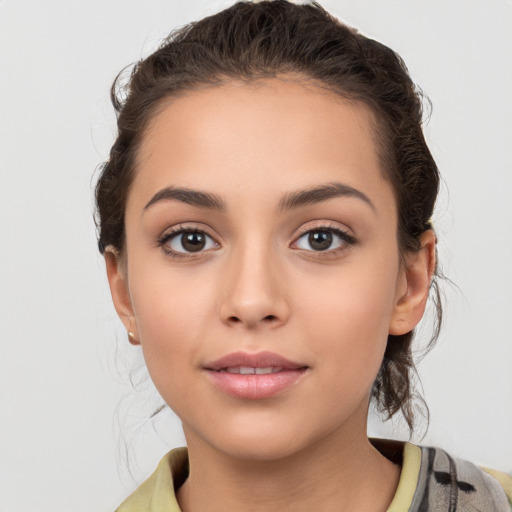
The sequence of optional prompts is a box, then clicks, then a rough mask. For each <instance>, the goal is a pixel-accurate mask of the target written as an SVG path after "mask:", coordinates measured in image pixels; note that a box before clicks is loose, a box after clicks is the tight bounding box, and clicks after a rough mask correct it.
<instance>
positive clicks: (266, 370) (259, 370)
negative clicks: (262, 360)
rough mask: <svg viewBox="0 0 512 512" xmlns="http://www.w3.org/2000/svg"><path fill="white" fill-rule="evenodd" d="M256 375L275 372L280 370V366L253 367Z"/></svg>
mask: <svg viewBox="0 0 512 512" xmlns="http://www.w3.org/2000/svg"><path fill="white" fill-rule="evenodd" d="M255 370H256V371H255V373H256V375H265V374H266V373H277V372H280V371H281V370H282V368H281V367H278V366H274V367H269V368H255Z"/></svg>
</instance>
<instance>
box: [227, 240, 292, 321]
mask: <svg viewBox="0 0 512 512" xmlns="http://www.w3.org/2000/svg"><path fill="white" fill-rule="evenodd" d="M224 264H225V275H224V279H223V281H224V283H225V288H224V290H223V292H224V293H223V298H222V303H221V308H220V309H221V317H222V319H223V321H225V322H228V323H230V324H235V323H242V324H244V325H246V327H249V328H254V327H255V326H257V325H259V324H260V323H265V324H266V323H272V324H279V323H282V322H285V321H286V319H287V317H288V307H287V303H286V290H285V286H283V285H284V283H283V278H284V276H283V275H282V274H281V275H280V272H279V268H280V265H279V254H278V251H277V250H276V248H275V247H273V244H272V243H271V242H270V241H269V240H267V239H265V237H264V235H262V234H257V233H254V232H253V233H251V234H248V235H246V236H241V237H240V239H239V240H237V242H236V243H233V246H232V248H231V250H230V251H229V256H228V257H227V258H226V261H225V262H224Z"/></svg>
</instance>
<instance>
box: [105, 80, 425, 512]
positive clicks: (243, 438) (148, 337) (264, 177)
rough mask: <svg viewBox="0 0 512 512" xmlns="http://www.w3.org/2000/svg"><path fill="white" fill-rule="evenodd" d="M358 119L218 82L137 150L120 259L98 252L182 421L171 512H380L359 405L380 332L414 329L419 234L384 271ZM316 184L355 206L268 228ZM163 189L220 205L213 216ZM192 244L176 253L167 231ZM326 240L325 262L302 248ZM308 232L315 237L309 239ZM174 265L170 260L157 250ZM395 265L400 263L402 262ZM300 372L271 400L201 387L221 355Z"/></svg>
mask: <svg viewBox="0 0 512 512" xmlns="http://www.w3.org/2000/svg"><path fill="white" fill-rule="evenodd" d="M371 120H372V118H371V113H370V111H369V110H368V109H367V108H366V107H365V106H364V105H363V104H360V103H354V102H352V103H349V102H348V101H346V100H344V99H343V98H340V97H339V96H336V95H334V94H332V93H330V92H326V91H325V90H324V89H321V88H319V87H317V86H315V85H313V84H310V83H309V84H308V83H306V82H298V81H285V80H281V79H269V80H266V81H262V82H259V83H251V84H247V83H245V84H244V83H239V82H235V81H233V82H229V83H227V84H224V85H222V86H219V87H215V88H204V89H200V90H196V91H193V92H190V93H188V94H187V95H185V96H182V97H180V98H179V99H172V100H169V101H167V102H166V104H165V105H163V106H162V108H161V109H160V111H159V112H158V114H157V115H156V116H155V117H154V118H153V119H152V121H151V123H150V125H149V127H148V128H147V130H146V133H145V135H144V138H143V142H142V146H141V150H140V153H139V157H138V163H137V173H136V177H135V179H134V182H133V185H132V188H131V189H130V192H129V195H128V200H127V207H126V216H125V220H126V249H125V251H126V252H125V254H124V255H123V257H121V258H120V257H119V256H118V254H117V253H116V251H114V250H108V251H107V253H106V263H107V273H108V278H109V283H110V286H111V290H112V297H113V300H114V304H115V307H116V309H117V312H118V314H119V316H120V318H121V320H122V321H123V323H124V325H125V327H126V329H127V330H128V331H130V332H131V333H133V337H132V342H133V343H140V344H141V345H142V349H143V353H144V357H145V360H146V364H147V367H148V370H149V373H150V375H151V378H152V379H153V381H154V383H155V385H156V387H157V389H158V390H159V392H160V394H161V395H162V397H163V398H164V399H165V401H166V402H167V404H168V405H169V406H170V407H171V408H172V409H173V410H174V411H175V412H176V413H177V414H178V416H179V417H180V418H181V420H182V422H183V428H184V432H185V436H186V438H187V444H188V447H189V458H190V466H191V470H190V476H189V478H188V479H187V481H186V482H185V483H184V484H183V486H182V487H181V488H180V489H179V491H178V500H179V503H180V507H181V508H182V510H184V511H187V512H196V511H200V510H209V511H212V512H215V511H217V510H219V511H220V510H226V509H232V510H240V511H253V510H254V511H256V510H258V511H260V510H266V511H273V510H294V511H302V510H312V509H313V507H315V509H316V510H321V511H323V510H326V511H327V510H339V511H344V510H369V511H370V510H371V511H380V510H382V511H384V510H386V509H387V506H388V505H389V503H390V502H391V500H392V497H393V495H394V493H395V490H396V487H397V484H398V478H399V471H400V468H399V467H398V466H396V465H394V464H392V463H391V462H390V461H389V460H388V459H386V458H385V457H384V456H382V455H381V454H380V453H379V452H378V451H377V450H375V449H374V448H373V447H372V446H371V445H370V443H369V441H368V438H367V434H366V421H367V411H368V403H369V394H370V390H371V387H372V383H373V381H374V379H375V377H376V375H377V372H378V370H379V367H380V365H381V361H382V358H383V354H384V350H385V347H386V343H387V337H388V334H403V333H406V332H408V331H410V330H411V329H412V328H413V327H414V326H415V325H416V324H417V323H418V321H419V320H420V318H421V316H422V314H423V311H424V308H425V303H426V300H427V296H428V288H429V284H430V279H431V276H432V273H433V271H434V265H435V260H434V253H435V236H434V233H433V232H432V231H427V232H426V233H424V235H423V236H422V239H421V249H420V251H418V252H417V253H414V254H406V255H404V259H403V260H402V259H401V258H400V253H399V248H398V244H397V208H396V202H395V198H394V194H393V190H392V187H391V185H390V183H389V181H387V180H386V179H385V175H384V173H383V170H382V168H381V164H380V160H379V156H378V150H377V147H376V145H375V142H374V138H373V136H372V128H371V126H372V123H371ZM333 182H338V183H342V184H344V185H346V186H349V187H352V188H353V189H356V190H357V191H359V192H361V193H362V194H364V195H365V196H366V197H367V198H368V200H369V201H370V202H371V205H370V204H369V203H368V202H367V201H366V200H363V199H361V198H360V197H357V196H353V195H352V196H346V195H342V196H338V197H333V198H330V199H328V200H325V201H322V202H320V203H317V204H310V205H303V206H301V207H298V208H296V209H292V210H288V211H284V212H278V211H276V210H277V207H278V204H279V202H280V200H281V198H282V197H283V196H284V195H285V194H287V193H290V192H294V191H297V190H304V189H310V188H312V187H317V186H319V185H325V184H329V183H333ZM169 186H175V187H186V188H189V189H195V190H200V191H205V192H209V193H214V194H217V195H219V196H221V198H222V200H223V201H224V203H225V204H226V211H224V212H219V211H212V210H210V209H206V208H200V207H197V206H194V205H190V204H185V203H183V202H181V201H178V200H176V199H167V200H161V201H156V202H154V204H152V205H151V206H149V207H147V208H146V207H145V206H146V205H147V204H148V202H150V200H151V199H152V198H154V196H155V194H157V193H158V192H159V191H161V190H162V189H165V188H166V187H169ZM179 225H181V226H182V227H187V228H195V229H200V230H204V232H206V233H207V235H208V237H207V238H206V240H208V241H207V243H206V245H205V248H204V250H202V251H199V252H187V251H186V248H184V247H183V245H182V244H181V243H180V240H181V238H180V235H178V236H177V237H175V238H174V239H172V242H171V241H170V240H167V242H166V245H165V246H162V244H161V243H159V240H160V239H161V238H162V235H165V234H166V233H168V232H169V230H170V229H171V228H173V227H176V226H179ZM320 227H322V228H323V229H322V230H320V231H325V230H326V229H329V228H337V229H341V230H343V231H344V232H346V233H348V234H349V235H350V237H352V238H353V239H354V243H349V242H347V241H346V240H343V239H341V238H338V237H337V236H336V235H333V239H332V240H333V241H332V245H331V246H330V247H329V248H328V249H327V250H324V251H319V250H318V249H317V246H312V245H311V243H310V242H308V235H307V234H306V235H304V233H308V234H309V232H310V231H314V232H315V233H318V230H319V228H320ZM315 230H316V231H315ZM166 248H167V251H168V250H169V249H174V250H179V251H181V254H183V255H184V257H181V258H172V257H170V255H169V254H168V252H166V250H165V249H166ZM404 261H405V263H404ZM264 350H269V351H272V352H276V353H278V354H280V355H282V356H284V357H286V358H288V359H291V360H293V361H299V362H301V363H302V364H304V365H305V366H307V367H308V369H307V371H306V372H305V373H304V374H303V375H302V377H301V378H300V379H299V380H298V381H297V382H296V383H295V384H294V385H292V386H289V387H288V388H286V389H284V390H283V391H281V392H279V393H277V394H276V395H274V396H272V397H269V398H265V399H260V400H247V399H241V398H237V397H233V396H230V395H227V394H226V393H225V392H223V391H221V390H219V389H218V388H217V387H216V386H215V385H213V384H212V382H211V380H210V379H208V378H207V376H205V374H204V370H203V368H204V365H205V364H206V363H207V362H208V361H212V360H215V359H218V358H220V357H221V356H224V355H226V354H228V353H231V352H234V351H245V352H248V353H257V352H260V351H264Z"/></svg>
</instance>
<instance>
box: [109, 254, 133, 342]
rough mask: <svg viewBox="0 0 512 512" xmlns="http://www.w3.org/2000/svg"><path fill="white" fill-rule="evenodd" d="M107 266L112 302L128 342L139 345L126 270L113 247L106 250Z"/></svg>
mask: <svg viewBox="0 0 512 512" xmlns="http://www.w3.org/2000/svg"><path fill="white" fill-rule="evenodd" d="M105 265H106V269H107V278H108V283H109V286H110V293H111V295H112V301H113V303H114V307H115V309H116V312H117V315H118V316H119V318H120V320H121V322H123V325H124V327H125V329H126V331H127V332H128V341H129V342H130V343H131V344H132V345H139V344H140V342H139V341H138V339H139V337H138V333H137V325H136V323H135V316H134V314H133V307H132V303H131V298H130V291H129V287H128V279H127V275H126V268H124V265H123V262H122V261H121V257H120V255H119V251H117V249H115V248H114V247H112V246H108V247H106V248H105Z"/></svg>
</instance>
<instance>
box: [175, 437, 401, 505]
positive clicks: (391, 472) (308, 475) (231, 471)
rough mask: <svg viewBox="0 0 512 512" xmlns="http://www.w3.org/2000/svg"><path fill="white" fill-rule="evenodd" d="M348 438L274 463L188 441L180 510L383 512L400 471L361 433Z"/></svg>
mask: <svg viewBox="0 0 512 512" xmlns="http://www.w3.org/2000/svg"><path fill="white" fill-rule="evenodd" d="M363 432H364V431H363ZM349 437H350V438H348V437H346V436H337V437H336V439H322V440H320V441H318V442H316V443H315V444H313V445H310V446H308V447H307V449H304V450H302V451H299V452H296V453H294V454H293V455H289V456H286V457H282V458H280V459H277V460H275V459H274V460H246V459H245V460H244V459H240V458H235V457H232V456H230V455H228V454H225V453H222V452H219V451H217V450H215V449H214V448H213V447H211V446H210V445H208V444H206V443H204V442H203V441H201V440H198V439H194V436H188V446H189V460H190V468H191V470H190V475H189V477H188V479H187V481H186V482H185V483H184V484H183V485H182V487H180V489H179V491H178V501H179V504H180V507H181V510H182V511H183V512H197V511H201V510H208V511H211V512H217V511H221V510H222V511H225V510H229V509H231V510H237V511H243V512H253V511H261V510H265V511H266V512H273V511H278V510H279V511H282V510H294V511H296V512H302V511H310V510H318V511H324V510H325V511H327V510H329V511H330V510H337V511H340V512H341V511H348V510H369V511H372V512H373V511H375V512H381V511H382V512H384V511H385V510H387V507H388V505H389V503H390V502H391V500H392V499H393V495H394V493H395V490H396V488H397V485H398V480H399V475H400V468H399V467H398V466H396V465H395V464H393V463H392V462H390V461H389V460H388V459H386V458H385V457H384V456H383V455H381V454H380V453H379V452H378V451H377V450H376V449H375V448H374V447H373V446H372V445H371V444H370V442H369V440H368V438H367V436H366V433H365V432H364V435H359V436H356V435H352V436H349Z"/></svg>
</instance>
